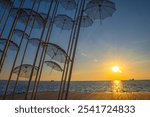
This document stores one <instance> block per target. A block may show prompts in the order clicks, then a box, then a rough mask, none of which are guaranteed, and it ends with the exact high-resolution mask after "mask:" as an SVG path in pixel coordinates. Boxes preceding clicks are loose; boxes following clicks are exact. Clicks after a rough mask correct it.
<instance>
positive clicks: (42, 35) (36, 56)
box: [25, 0, 59, 99]
mask: <svg viewBox="0 0 150 117" xmlns="http://www.w3.org/2000/svg"><path fill="white" fill-rule="evenodd" d="M58 3H59V1H58V0H56V6H57V5H58ZM50 11H51V7H50V8H49V11H48V14H47V18H46V20H48V17H49V15H50ZM47 23H48V22H47V21H46V22H45V23H44V26H43V27H44V28H43V29H42V33H41V36H40V39H43V38H44V32H45V31H46V28H45V27H46V26H47ZM50 27H51V26H50ZM48 30H49V29H48ZM39 51H40V44H39V45H38V48H37V52H36V53H35V57H34V62H33V66H35V64H36V62H37V59H38V55H39ZM41 57H42V55H41ZM40 60H41V58H40ZM32 75H33V69H32V72H31V75H30V78H29V83H28V86H27V90H26V94H25V99H27V96H28V91H29V87H30V84H31V80H32Z"/></svg>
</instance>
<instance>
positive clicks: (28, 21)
mask: <svg viewBox="0 0 150 117" xmlns="http://www.w3.org/2000/svg"><path fill="white" fill-rule="evenodd" d="M33 6H34V5H33ZM29 23H30V17H28V19H27V22H26V24H25V29H24V31H23V35H22V37H21V41H20V44H19V48H18V50H17V54H16V56H15V60H14V62H13V66H12V69H11V72H10V75H9V79H8V82H7V85H6V89H5V93H4V97H3V99H5V98H6V95H7V90H8V86H9V84H10V80H11V77H12V74H13V70H14V67H15V64H16V61H17V58H18V54H19V51H20V49H21V45H22V42H23V39H24V36H25V32H26V30H27V27H28V24H29Z"/></svg>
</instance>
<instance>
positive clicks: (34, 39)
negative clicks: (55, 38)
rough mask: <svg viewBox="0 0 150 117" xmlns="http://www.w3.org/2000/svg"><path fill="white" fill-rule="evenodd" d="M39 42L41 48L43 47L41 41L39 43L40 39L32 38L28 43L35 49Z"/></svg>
mask: <svg viewBox="0 0 150 117" xmlns="http://www.w3.org/2000/svg"><path fill="white" fill-rule="evenodd" d="M40 42H41V46H43V41H41V39H38V38H32V39H30V40H29V43H30V44H32V45H33V46H35V47H38V45H39V44H40Z"/></svg>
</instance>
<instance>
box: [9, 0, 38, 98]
mask: <svg viewBox="0 0 150 117" xmlns="http://www.w3.org/2000/svg"><path fill="white" fill-rule="evenodd" d="M37 1H39V0H35V1H34V3H33V5H32V8H31V10H33V8H34V6H35V3H36V2H37ZM39 6H40V2H39V4H38V8H37V10H38V9H39ZM30 18H32V11H31V15H30V16H29V19H30ZM34 24H35V18H34V20H33V23H32V26H31V30H30V32H29V38H30V36H31V33H32V30H33V28H34ZM28 43H29V39H28V40H27V43H26V46H25V49H24V53H23V57H22V60H21V65H20V66H22V64H23V61H24V58H25V54H26V51H27V47H28ZM20 73H21V67H20V69H19V72H18V75H17V79H16V82H15V86H14V89H13V93H12V99H14V96H15V91H16V88H17V84H18V80H19V76H20Z"/></svg>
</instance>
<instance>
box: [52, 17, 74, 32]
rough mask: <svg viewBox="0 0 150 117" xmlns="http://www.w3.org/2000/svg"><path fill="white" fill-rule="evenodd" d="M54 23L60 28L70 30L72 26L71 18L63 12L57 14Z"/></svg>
mask: <svg viewBox="0 0 150 117" xmlns="http://www.w3.org/2000/svg"><path fill="white" fill-rule="evenodd" d="M54 23H55V25H56V26H57V27H58V28H61V30H71V29H72V26H73V20H72V18H71V17H69V16H67V15H63V14H60V15H57V16H56V17H55V21H54Z"/></svg>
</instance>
